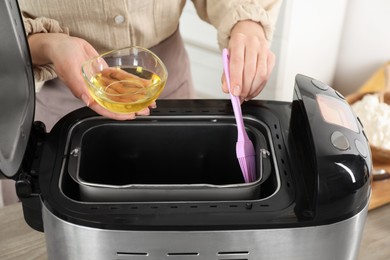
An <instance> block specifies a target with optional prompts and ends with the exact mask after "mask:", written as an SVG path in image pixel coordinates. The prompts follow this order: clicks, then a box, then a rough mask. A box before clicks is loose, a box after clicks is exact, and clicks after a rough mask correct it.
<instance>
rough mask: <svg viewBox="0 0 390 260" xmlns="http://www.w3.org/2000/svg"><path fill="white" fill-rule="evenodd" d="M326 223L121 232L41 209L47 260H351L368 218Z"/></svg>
mask: <svg viewBox="0 0 390 260" xmlns="http://www.w3.org/2000/svg"><path fill="white" fill-rule="evenodd" d="M367 209H368V207H367V206H366V207H365V208H364V209H363V210H362V211H361V212H359V213H358V214H356V215H355V216H353V217H351V218H349V219H346V220H343V221H340V222H336V223H333V224H330V225H321V226H308V227H299V228H285V229H283V228H275V229H259V230H223V231H213V230H210V231H123V230H105V229H97V228H88V227H85V226H79V225H75V224H72V223H68V222H66V221H64V220H63V219H59V218H57V217H56V216H54V215H53V214H52V213H51V212H50V211H49V210H48V209H47V208H46V207H43V220H44V228H45V235H46V243H47V251H48V256H49V259H56V260H74V259H83V260H88V259H91V260H111V259H112V260H114V259H123V260H124V259H132V260H144V259H145V260H146V259H147V260H163V259H180V260H192V259H205V260H212V259H215V260H228V259H230V260H233V259H234V260H236V259H240V260H260V259H267V260H270V259H289V260H294V259H296V260H306V259H307V260H313V259H316V260H329V259H340V260H353V259H356V258H357V254H358V251H359V250H358V249H359V244H360V240H361V236H362V231H363V227H364V223H365V219H366V216H367Z"/></svg>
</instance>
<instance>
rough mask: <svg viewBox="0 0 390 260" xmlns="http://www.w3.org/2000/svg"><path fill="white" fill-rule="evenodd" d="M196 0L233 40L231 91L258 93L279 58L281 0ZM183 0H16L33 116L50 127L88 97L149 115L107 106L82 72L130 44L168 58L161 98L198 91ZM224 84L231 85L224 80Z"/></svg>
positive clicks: (222, 36) (223, 36) (229, 43)
mask: <svg viewBox="0 0 390 260" xmlns="http://www.w3.org/2000/svg"><path fill="white" fill-rule="evenodd" d="M192 2H193V4H194V5H195V8H196V10H197V12H198V14H199V16H200V18H202V19H203V20H205V21H207V22H209V23H211V24H212V25H214V26H215V28H216V29H217V32H218V43H219V46H220V48H221V49H222V48H225V47H227V48H229V51H230V60H231V62H230V70H231V84H232V88H233V89H232V92H233V94H234V95H236V96H240V98H241V100H242V101H243V100H248V99H251V98H253V97H255V96H257V95H258V94H259V93H260V91H261V90H262V89H263V88H264V85H265V83H266V81H267V79H268V78H269V76H270V73H271V71H272V68H273V65H274V62H275V58H274V55H273V53H271V51H270V50H269V45H270V41H271V39H272V34H273V30H274V25H275V22H276V19H277V14H278V11H279V7H280V3H281V0H252V1H249V0H224V1H222V0H213V1H206V0H192ZM185 3H186V1H185V0H159V1H152V0H147V1H136V0H122V1H115V0H111V1H110V0H82V1H79V0H70V1H61V0H39V1H31V0H19V5H20V8H21V10H22V13H23V17H24V21H25V28H26V33H27V35H28V42H29V46H30V52H31V56H32V62H33V64H34V76H35V80H36V82H37V83H36V85H37V86H38V88H37V91H38V93H37V105H36V116H35V119H36V120H40V121H43V122H44V123H45V124H46V126H47V127H48V128H49V129H50V128H51V127H52V126H53V124H54V123H56V122H57V121H58V120H59V119H60V118H61V117H63V116H64V115H65V114H67V113H68V112H70V111H72V110H74V109H76V108H78V107H81V106H84V105H85V104H86V105H88V106H89V107H90V108H91V109H93V110H94V111H96V112H97V113H99V114H101V115H103V116H107V117H111V118H114V119H118V120H126V119H133V118H135V116H136V115H148V114H149V112H150V111H149V108H148V109H145V110H143V111H139V112H137V113H130V114H125V115H124V114H115V113H113V112H110V111H108V110H105V109H104V108H103V107H101V106H99V105H98V104H97V103H96V102H95V101H94V100H93V98H91V96H90V95H89V92H88V90H87V88H86V86H85V83H84V81H83V79H82V76H81V70H80V68H81V64H82V63H83V62H84V61H85V60H87V59H89V58H92V57H94V56H97V55H98V53H103V52H105V51H108V50H112V49H118V48H122V47H126V46H130V45H139V46H143V47H146V48H149V49H151V50H152V51H153V52H155V53H156V54H157V55H158V56H159V57H160V58H161V59H162V61H163V62H164V63H165V65H166V66H167V69H168V73H169V77H168V82H167V84H166V87H165V89H164V91H163V93H162V94H161V96H160V98H171V99H172V98H181V99H183V98H193V97H194V90H193V86H192V80H191V75H190V68H189V60H188V56H187V53H186V51H185V49H184V45H183V41H182V39H181V36H180V33H179V30H178V27H179V19H180V15H181V13H182V10H183V7H184V5H185ZM222 79H223V77H222ZM43 83H44V85H43V87H42V88H39V86H41V85H42V84H43ZM222 90H223V91H224V92H225V93H228V89H227V86H226V84H225V82H224V80H223V83H222ZM74 97H77V98H78V99H75V98H74ZM81 100H82V101H83V102H84V103H83V102H81ZM153 106H155V104H154V105H153Z"/></svg>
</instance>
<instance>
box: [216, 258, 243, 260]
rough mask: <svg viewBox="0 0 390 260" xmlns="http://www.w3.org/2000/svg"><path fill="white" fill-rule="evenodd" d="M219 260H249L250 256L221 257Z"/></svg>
mask: <svg viewBox="0 0 390 260" xmlns="http://www.w3.org/2000/svg"><path fill="white" fill-rule="evenodd" d="M218 260H248V258H219V259H218Z"/></svg>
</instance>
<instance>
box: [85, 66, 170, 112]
mask: <svg viewBox="0 0 390 260" xmlns="http://www.w3.org/2000/svg"><path fill="white" fill-rule="evenodd" d="M165 83H166V81H165V80H161V78H160V77H159V76H158V75H157V74H155V73H153V72H151V71H148V70H145V69H144V68H142V67H131V68H126V67H110V68H106V69H104V70H102V71H101V72H100V73H97V74H95V75H93V76H92V78H91V79H90V82H88V84H92V85H93V86H92V87H91V86H89V90H90V93H91V95H92V97H93V98H94V99H95V100H96V102H98V103H99V104H100V105H101V106H103V107H104V108H106V109H107V110H110V111H112V112H115V113H122V114H127V113H132V112H137V111H140V110H142V109H144V108H146V107H148V106H149V105H150V104H151V103H153V102H154V101H155V100H156V99H157V98H158V96H159V95H160V93H161V91H162V90H163V89H164V86H165Z"/></svg>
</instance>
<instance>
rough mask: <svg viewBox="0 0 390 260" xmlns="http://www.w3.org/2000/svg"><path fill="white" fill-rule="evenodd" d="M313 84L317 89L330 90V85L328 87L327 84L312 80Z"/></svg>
mask: <svg viewBox="0 0 390 260" xmlns="http://www.w3.org/2000/svg"><path fill="white" fill-rule="evenodd" d="M311 83H313V85H314V86H316V87H317V88H319V89H321V90H328V88H329V86H328V85H326V84H325V83H323V82H321V81H319V80H316V79H312V80H311Z"/></svg>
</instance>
